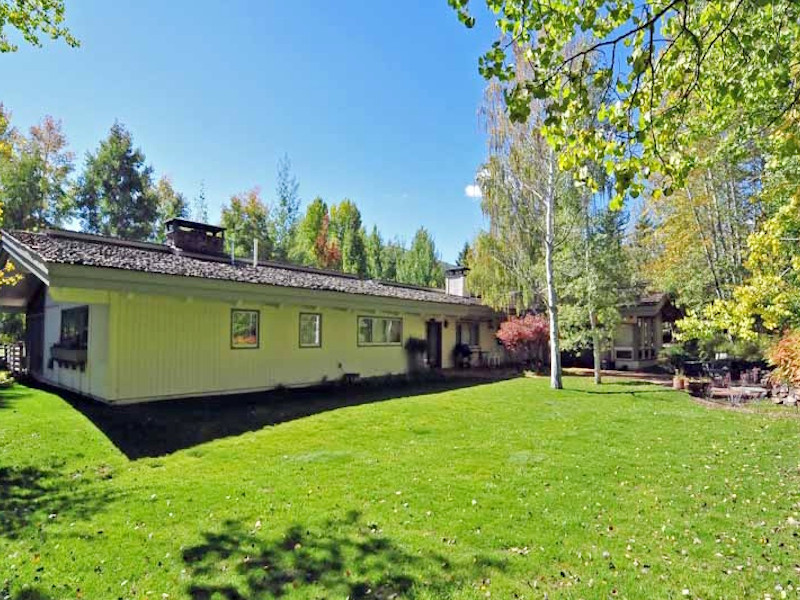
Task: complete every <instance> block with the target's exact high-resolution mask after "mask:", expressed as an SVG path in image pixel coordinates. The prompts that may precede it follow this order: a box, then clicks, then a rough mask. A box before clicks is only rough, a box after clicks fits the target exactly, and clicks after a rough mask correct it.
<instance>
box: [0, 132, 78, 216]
mask: <svg viewBox="0 0 800 600" xmlns="http://www.w3.org/2000/svg"><path fill="white" fill-rule="evenodd" d="M8 139H9V140H10V143H9V147H10V151H9V152H8V155H7V158H5V159H4V160H2V161H0V203H2V205H3V206H4V207H5V222H4V225H5V227H6V228H9V229H29V230H37V229H43V228H46V227H59V226H61V225H62V223H63V222H64V220H65V219H66V218H67V216H68V215H69V212H70V202H69V198H68V195H67V183H68V177H69V173H70V171H71V170H72V160H73V155H72V153H71V152H70V151H69V150H67V148H66V147H67V140H66V136H65V135H64V133H63V131H62V129H61V123H60V121H56V120H54V119H53V118H52V117H45V119H44V120H43V121H42V123H41V124H39V125H35V126H33V127H31V129H30V134H29V136H28V137H24V136H22V135H20V134H18V133H16V132H14V134H13V136H8Z"/></svg>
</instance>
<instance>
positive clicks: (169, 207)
mask: <svg viewBox="0 0 800 600" xmlns="http://www.w3.org/2000/svg"><path fill="white" fill-rule="evenodd" d="M156 196H157V197H158V219H157V221H156V231H155V239H156V240H158V241H162V242H163V241H164V240H165V239H166V235H167V233H166V232H167V227H166V223H167V221H169V220H171V219H188V218H189V203H188V202H187V201H186V196H184V195H183V194H181V193H180V192H178V191H176V190H175V188H174V187H172V181H171V180H170V178H169V177H167V176H166V175H163V176H162V177H161V179H159V180H158V184H157V185H156Z"/></svg>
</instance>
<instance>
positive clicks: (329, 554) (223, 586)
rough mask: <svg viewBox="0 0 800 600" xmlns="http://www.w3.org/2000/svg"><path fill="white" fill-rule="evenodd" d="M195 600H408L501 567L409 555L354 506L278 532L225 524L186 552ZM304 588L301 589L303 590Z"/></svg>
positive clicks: (480, 561) (499, 563) (487, 562)
mask: <svg viewBox="0 0 800 600" xmlns="http://www.w3.org/2000/svg"><path fill="white" fill-rule="evenodd" d="M183 560H184V562H185V563H186V566H187V567H188V569H189V571H190V574H191V577H192V583H190V584H189V587H188V590H187V591H188V593H189V597H190V598H192V600H211V599H212V598H213V599H218V600H261V599H267V598H280V597H282V596H285V595H287V594H290V593H300V594H301V595H302V594H303V591H305V592H306V595H308V594H309V593H310V592H315V593H316V596H315V597H330V598H351V599H353V600H356V599H359V598H377V599H388V598H401V597H402V598H413V597H414V596H415V590H417V589H420V588H422V587H424V588H425V589H426V590H427V591H428V592H431V591H433V592H436V591H437V590H441V591H444V590H447V589H454V588H457V587H460V586H462V585H464V584H466V583H468V582H471V581H474V582H478V581H480V580H481V579H483V578H485V577H487V576H490V574H491V570H492V569H502V568H503V566H504V561H499V560H493V559H477V560H475V561H473V562H470V564H469V566H465V567H460V566H457V565H455V564H453V563H451V562H450V561H449V560H448V559H447V558H445V557H444V556H440V555H438V554H424V553H416V552H415V553H413V554H412V553H410V552H408V551H406V550H404V549H403V548H402V547H401V546H399V545H398V544H396V543H395V542H393V541H392V540H391V539H389V538H388V537H386V536H385V535H383V534H382V533H381V531H380V529H379V528H378V525H376V524H367V523H364V521H363V520H362V518H361V515H360V514H359V513H357V512H351V513H349V514H348V515H347V517H345V518H340V519H332V520H329V521H327V522H325V523H324V524H323V525H322V527H321V528H319V529H314V528H306V527H302V526H300V525H294V526H292V527H289V528H288V529H287V530H286V531H285V532H284V533H283V534H282V535H280V536H278V537H277V538H272V539H270V538H268V537H267V536H266V535H261V534H259V533H256V532H254V531H249V532H248V531H245V529H244V528H243V527H242V525H241V524H239V523H235V522H226V523H225V524H224V528H223V530H222V532H219V533H208V532H207V533H205V534H204V541H203V543H201V544H198V545H197V546H194V547H191V548H188V549H186V550H185V551H184V552H183ZM304 588H305V590H304Z"/></svg>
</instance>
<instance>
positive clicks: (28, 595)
mask: <svg viewBox="0 0 800 600" xmlns="http://www.w3.org/2000/svg"><path fill="white" fill-rule="evenodd" d="M7 584H8V582H6V586H5V587H0V598H2V599H3V600H51V598H52V596H48V595H47V594H45V593H44V592H42V591H41V590H38V589H36V588H27V589H24V590H22V591H21V592H19V593H18V594H12V593H11V590H10V589H9V588H8V585H7Z"/></svg>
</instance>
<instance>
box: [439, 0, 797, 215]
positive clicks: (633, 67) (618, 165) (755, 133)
mask: <svg viewBox="0 0 800 600" xmlns="http://www.w3.org/2000/svg"><path fill="white" fill-rule="evenodd" d="M448 2H449V4H450V5H451V6H453V7H454V8H455V9H456V10H457V11H458V15H459V18H460V19H461V21H462V22H463V23H465V24H466V25H467V26H469V27H471V26H473V25H474V23H475V19H474V17H473V16H471V15H470V14H469V12H468V10H467V4H468V0H448ZM486 4H487V6H488V7H489V8H490V9H491V10H492V11H493V12H494V13H495V14H496V15H497V19H496V25H497V27H498V39H497V41H496V42H495V43H494V44H493V45H492V48H491V49H490V50H489V51H487V52H486V53H485V54H484V55H483V57H482V58H481V60H480V67H479V68H480V72H481V74H482V75H483V76H484V77H485V78H486V79H487V80H495V79H497V80H499V81H501V82H504V83H506V84H507V86H508V87H507V91H506V103H505V104H506V110H507V114H508V115H509V116H510V118H511V119H512V120H514V121H524V120H526V119H527V118H529V116H531V99H532V98H538V99H542V100H544V101H545V107H544V115H542V118H541V119H540V121H539V131H540V133H541V134H542V135H544V136H545V137H546V139H547V140H548V142H549V143H550V145H551V147H553V148H555V149H557V150H558V151H559V162H560V166H561V167H562V169H565V170H572V169H577V170H578V174H579V176H581V177H582V179H583V180H585V181H586V182H587V183H589V184H590V185H591V186H593V188H594V189H597V182H596V180H595V179H594V178H593V177H592V173H591V172H590V171H582V170H581V167H583V166H584V165H586V164H600V165H603V166H604V167H605V169H604V170H605V171H606V172H607V173H611V174H612V179H613V182H614V186H615V190H616V195H615V204H617V205H619V204H620V203H621V202H622V200H623V198H624V196H625V195H626V194H627V193H630V194H632V195H638V194H639V193H640V192H641V191H643V190H644V188H645V182H646V180H647V179H648V178H649V177H650V175H651V173H654V172H659V173H661V174H662V175H663V176H664V178H663V179H661V180H660V186H659V187H660V188H661V189H662V190H663V191H664V192H665V193H666V194H667V195H668V194H669V192H670V191H671V190H672V189H674V188H676V187H678V186H679V185H680V184H681V183H682V182H683V180H684V178H685V177H686V176H687V175H688V174H689V172H690V171H691V170H692V169H693V168H695V167H696V166H697V165H698V160H697V156H696V155H695V154H694V153H693V152H691V147H692V144H693V143H694V142H695V141H696V140H697V139H698V138H703V137H705V136H707V135H708V134H709V132H725V133H726V136H727V139H728V141H729V144H731V145H736V144H737V143H738V142H739V140H742V139H757V138H759V137H769V136H773V135H780V132H781V130H782V129H783V128H784V127H785V128H788V129H789V130H796V129H797V126H798V122H799V121H798V113H797V112H796V111H794V110H793V109H794V108H795V107H796V106H797V104H798V101H800V92H798V90H799V89H800V85H798V83H800V70H799V69H798V67H797V56H800V4H798V3H797V2H796V1H795V0H776V1H774V2H762V1H760V0H741V1H737V2H720V1H716V0H700V1H694V2H687V1H682V0H663V1H649V0H648V1H645V2H634V0H563V1H561V2H556V3H552V2H530V1H529V0H487V1H486ZM519 47H523V48H525V51H524V52H523V53H518V52H516V51H515V50H516V48H519ZM595 89H604V90H606V93H605V94H604V99H603V102H600V103H597V102H595V100H594V98H593V95H594V94H593V90H595ZM576 122H580V123H585V124H586V126H584V127H582V128H581V129H579V130H575V129H574V124H575V123H576Z"/></svg>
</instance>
